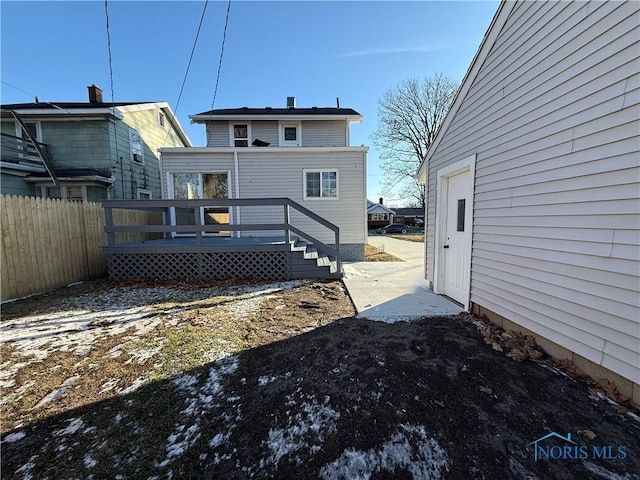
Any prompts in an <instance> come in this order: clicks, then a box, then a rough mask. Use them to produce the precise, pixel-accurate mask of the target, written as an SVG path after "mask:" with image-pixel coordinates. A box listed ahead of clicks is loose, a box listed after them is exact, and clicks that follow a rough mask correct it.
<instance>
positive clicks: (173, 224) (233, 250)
mask: <svg viewBox="0 0 640 480" xmlns="http://www.w3.org/2000/svg"><path fill="white" fill-rule="evenodd" d="M102 206H103V207H104V210H105V232H106V234H107V245H106V246H105V247H103V251H104V253H105V254H106V256H107V265H108V272H109V276H110V277H111V278H114V279H126V278H172V279H198V280H200V279H223V278H229V277H235V278H260V279H264V280H290V279H295V278H315V279H335V278H341V277H342V265H341V255H340V230H339V228H338V227H337V226H336V225H333V224H332V223H330V222H328V221H327V220H325V219H324V218H322V217H320V216H319V215H317V214H315V213H314V212H312V211H310V210H308V209H307V208H305V207H303V206H302V205H300V204H298V203H296V202H294V201H293V200H291V199H288V198H266V199H257V198H256V199H207V200H106V201H103V202H102ZM252 206H259V207H265V206H271V207H275V208H281V211H282V221H281V223H264V224H242V223H238V224H235V223H233V222H230V215H228V214H225V213H224V212H225V211H226V212H231V211H232V209H233V208H235V207H252ZM119 209H126V210H139V211H151V212H158V215H157V217H156V220H157V221H156V222H154V223H156V224H148V223H145V224H138V225H131V224H129V225H118V224H116V222H115V220H114V219H115V218H116V215H114V213H115V212H116V211H117V210H119ZM292 211H295V212H297V213H298V215H297V218H300V214H301V215H303V216H304V218H305V222H303V223H304V225H293V224H292V222H291V213H292ZM141 218H143V217H141ZM309 225H321V226H322V227H324V228H325V229H327V230H328V231H329V232H331V233H332V234H333V235H332V237H333V239H334V242H335V243H333V244H328V243H325V242H322V241H320V240H319V239H318V238H316V237H314V236H312V235H310V234H309V233H307V232H306V231H305V230H304V228H306V227H308V226H309ZM256 232H260V233H262V234H263V235H264V236H263V235H256V234H255V233H256Z"/></svg>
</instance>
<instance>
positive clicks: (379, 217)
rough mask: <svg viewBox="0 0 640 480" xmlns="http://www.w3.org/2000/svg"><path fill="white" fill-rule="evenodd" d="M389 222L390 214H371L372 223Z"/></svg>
mask: <svg viewBox="0 0 640 480" xmlns="http://www.w3.org/2000/svg"><path fill="white" fill-rule="evenodd" d="M387 220H389V214H388V213H372V214H371V221H374V222H376V221H378V222H379V221H387Z"/></svg>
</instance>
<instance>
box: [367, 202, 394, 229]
mask: <svg viewBox="0 0 640 480" xmlns="http://www.w3.org/2000/svg"><path fill="white" fill-rule="evenodd" d="M395 213H396V212H395V211H394V210H391V209H390V208H387V207H385V206H384V205H383V200H382V198H381V199H380V200H379V201H378V203H374V202H372V201H371V200H367V228H369V230H371V229H373V228H379V227H384V226H385V225H389V224H390V223H392V222H393V216H394V215H395Z"/></svg>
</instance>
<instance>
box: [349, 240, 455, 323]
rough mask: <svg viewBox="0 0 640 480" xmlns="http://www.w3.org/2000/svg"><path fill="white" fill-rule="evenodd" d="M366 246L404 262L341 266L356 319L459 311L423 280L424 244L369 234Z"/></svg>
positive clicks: (422, 315)
mask: <svg viewBox="0 0 640 480" xmlns="http://www.w3.org/2000/svg"><path fill="white" fill-rule="evenodd" d="M368 243H369V244H370V245H373V246H375V247H378V248H380V249H384V251H385V252H387V253H390V254H391V255H394V256H396V257H398V258H400V259H401V260H403V261H402V262H348V263H345V264H344V273H345V275H344V283H345V285H346V287H347V290H348V291H349V295H350V296H351V299H352V300H353V303H354V305H355V307H356V310H357V311H358V318H370V319H374V320H383V321H396V320H403V319H412V318H417V317H425V316H441V315H457V314H458V313H460V312H461V311H462V308H461V307H460V306H459V305H456V304H455V303H453V302H451V301H449V300H447V299H446V298H444V297H442V296H440V295H436V294H435V293H433V291H432V290H431V289H430V288H429V284H428V282H427V281H426V280H425V279H424V243H416V242H408V241H405V240H397V239H395V238H391V237H388V236H384V235H371V236H369V239H368Z"/></svg>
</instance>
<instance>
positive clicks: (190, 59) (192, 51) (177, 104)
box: [164, 0, 209, 145]
mask: <svg viewBox="0 0 640 480" xmlns="http://www.w3.org/2000/svg"><path fill="white" fill-rule="evenodd" d="M208 5H209V0H205V2H204V7H203V9H202V15H200V23H199V24H198V30H197V31H196V37H195V38H194V40H193V47H191V55H190V56H189V62H188V63H187V69H186V71H185V72H184V78H183V79H182V86H181V87H180V93H178V100H177V101H176V108H175V110H174V111H173V115H174V116H177V115H178V106H179V105H180V99H181V98H182V92H183V91H184V86H185V84H186V83H187V76H188V75H189V69H190V68H191V61H192V60H193V55H194V54H195V52H196V45H197V44H198V37H199V36H200V29H201V28H202V23H203V22H204V16H205V13H206V12H207V6H208ZM168 138H169V130H168V129H167V135H166V136H165V137H164V144H165V145H166V143H167V140H168Z"/></svg>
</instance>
